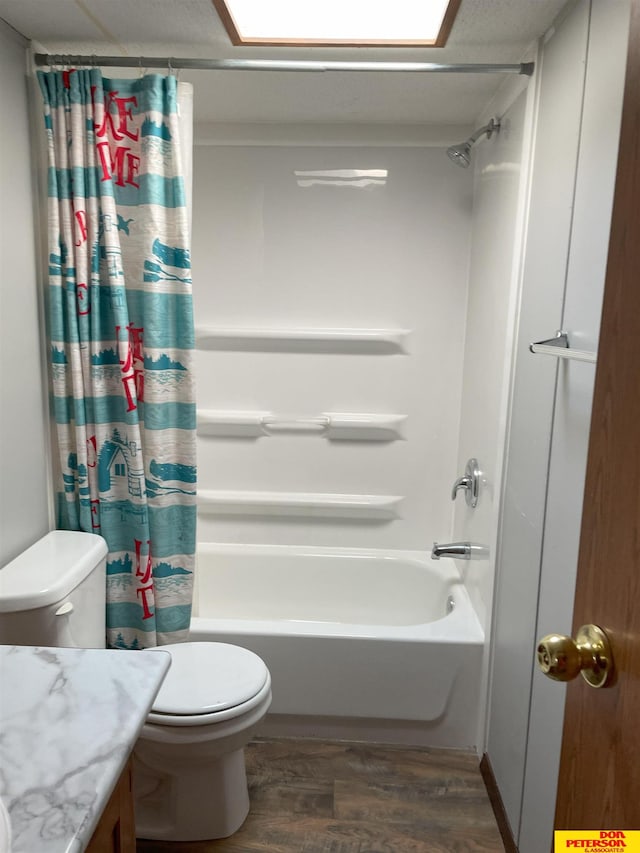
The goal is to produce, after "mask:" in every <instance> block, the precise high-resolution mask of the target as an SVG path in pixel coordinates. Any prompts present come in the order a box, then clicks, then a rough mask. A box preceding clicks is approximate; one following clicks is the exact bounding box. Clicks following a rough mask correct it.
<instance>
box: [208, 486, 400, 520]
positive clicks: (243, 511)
mask: <svg viewBox="0 0 640 853" xmlns="http://www.w3.org/2000/svg"><path fill="white" fill-rule="evenodd" d="M401 501H402V497H400V496H398V495H335V494H320V493H317V492H253V491H252V492H248V491H247V492H245V491H226V490H207V489H201V490H200V491H199V492H198V509H199V511H200V512H202V513H205V514H207V515H247V516H255V515H258V516H260V515H266V516H280V517H283V516H290V517H294V516H295V517H301V516H303V517H306V518H352V519H356V520H362V521H390V520H392V519H394V518H397V517H398V506H399V504H400V502H401Z"/></svg>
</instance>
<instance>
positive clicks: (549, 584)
mask: <svg viewBox="0 0 640 853" xmlns="http://www.w3.org/2000/svg"><path fill="white" fill-rule="evenodd" d="M625 18H628V4H627V3H625V2H620V0H610V2H600V0H599V2H598V3H597V4H594V10H593V14H592V10H591V3H589V2H587V0H579V2H577V3H576V4H575V5H574V6H573V8H572V9H571V11H570V14H569V15H568V17H567V18H566V20H564V21H563V22H562V23H561V25H559V26H558V27H557V29H556V30H555V31H554V32H552V33H550V34H549V38H548V39H547V40H546V43H545V45H544V47H543V51H542V57H541V64H540V69H539V70H540V74H541V79H540V81H539V85H540V92H539V107H538V115H537V125H536V141H535V151H534V161H533V173H532V185H531V201H530V207H529V224H528V232H527V245H526V255H525V263H524V271H523V283H522V301H521V308H520V319H519V327H518V338H517V346H516V362H515V374H514V385H513V398H512V409H511V422H510V430H509V443H508V452H507V462H506V476H505V483H504V506H503V515H502V522H501V523H502V529H501V542H500V551H499V554H498V571H497V579H496V598H495V612H496V616H495V620H494V633H493V639H492V646H493V670H492V683H491V696H490V706H489V725H488V745H487V752H488V754H489V758H490V760H491V763H492V766H493V769H494V772H495V775H496V779H497V782H498V786H499V788H500V792H501V795H502V798H503V801H504V805H505V809H506V812H507V816H508V819H509V821H510V824H511V829H512V831H513V833H514V836H515V838H516V841H517V842H518V844H519V847H520V850H521V851H522V853H538V851H540V850H544V849H548V848H549V846H550V844H551V830H552V827H553V811H554V805H555V783H556V779H557V770H558V756H559V744H560V738H561V728H562V706H563V695H564V689H563V688H562V687H561V686H560V685H551V683H550V682H548V683H547V682H544V680H543V679H542V677H539V676H538V675H537V674H536V673H535V672H534V650H535V645H536V637H537V636H539V634H540V633H545V632H548V631H563V630H566V631H568V629H569V628H570V624H571V611H572V605H573V586H574V580H575V566H576V561H577V546H578V534H579V529H580V514H581V501H582V491H583V486H584V467H585V461H586V446H587V437H588V429H589V415H590V405H591V392H592V384H593V374H594V370H593V367H592V366H589V365H578V364H575V363H571V364H565V365H563V366H562V367H561V368H560V370H559V369H558V363H557V360H556V359H553V358H548V357H544V356H539V355H533V354H531V353H530V352H529V351H528V345H529V343H530V342H531V341H532V340H539V339H541V338H545V337H551V336H553V334H554V333H555V331H556V330H557V329H559V328H562V327H564V328H565V329H566V330H567V331H568V332H569V335H570V340H571V343H572V345H573V346H575V347H576V348H584V349H593V348H595V343H596V341H597V335H598V326H599V313H600V305H601V299H602V289H603V284H604V264H605V259H606V251H607V244H608V232H609V220H610V213H611V198H612V192H613V180H614V174H615V162H616V153H617V139H618V133H619V119H620V106H621V99H622V79H623V72H624V55H625V48H626V23H625ZM565 285H566V289H565ZM554 411H555V418H554ZM552 422H553V434H552V431H551V426H552ZM552 441H553V447H552ZM543 544H544V551H543ZM541 572H542V576H541ZM541 577H542V584H541ZM545 612H548V613H549V614H550V616H551V618H549V619H548V620H547V619H546V618H545V619H544V620H542V622H540V621H539V620H538V618H537V616H538V613H540V614H543V613H545ZM551 614H552V615H551ZM543 623H544V625H543ZM532 679H533V680H534V684H535V685H536V689H535V690H534V692H533V694H532ZM532 698H533V705H532V706H531V707H532V711H531V714H530V705H531V702H532Z"/></svg>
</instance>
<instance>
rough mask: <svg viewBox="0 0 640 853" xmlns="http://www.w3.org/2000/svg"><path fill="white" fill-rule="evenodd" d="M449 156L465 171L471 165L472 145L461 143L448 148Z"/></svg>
mask: <svg viewBox="0 0 640 853" xmlns="http://www.w3.org/2000/svg"><path fill="white" fill-rule="evenodd" d="M447 154H448V155H449V159H450V160H453V162H454V163H455V164H456V166H462V168H463V169H466V168H467V167H468V166H469V163H471V143H469V142H461V143H460V144H459V145H452V146H451V147H450V148H447Z"/></svg>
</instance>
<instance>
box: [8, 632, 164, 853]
mask: <svg viewBox="0 0 640 853" xmlns="http://www.w3.org/2000/svg"><path fill="white" fill-rule="evenodd" d="M170 662H171V658H170V655H169V654H168V653H167V652H161V651H148V652H143V651H115V650H106V649H48V648H37V647H30V646H0V798H1V799H2V802H3V803H4V806H5V807H6V809H7V811H8V812H9V816H10V819H11V831H12V847H11V851H12V853H76V851H82V850H84V849H85V847H86V845H87V844H88V842H89V840H90V839H91V836H92V835H93V831H94V829H95V827H96V825H97V823H98V820H99V818H100V815H101V814H102V811H103V809H104V807H105V806H106V804H107V802H108V801H109V797H110V796H111V792H112V790H113V787H114V785H115V783H116V782H117V780H118V777H119V776H120V773H121V772H122V770H123V769H124V767H125V765H126V762H127V758H128V756H129V753H130V752H131V750H132V749H133V746H134V744H135V742H136V740H137V738H138V735H139V733H140V730H141V728H142V725H143V723H144V721H145V719H146V717H147V714H148V713H149V710H150V708H151V705H152V703H153V700H154V699H155V697H156V694H157V692H158V689H159V688H160V685H161V683H162V680H163V678H164V676H165V674H166V672H167V670H168V668H169V665H170Z"/></svg>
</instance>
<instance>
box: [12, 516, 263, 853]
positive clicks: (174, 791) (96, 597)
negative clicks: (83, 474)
mask: <svg viewBox="0 0 640 853" xmlns="http://www.w3.org/2000/svg"><path fill="white" fill-rule="evenodd" d="M106 556H107V546H106V543H105V541H104V539H102V537H100V536H95V535H93V534H91V533H79V532H75V531H66V530H55V531H52V532H50V533H48V534H47V535H46V536H44V537H43V538H42V539H40V540H39V541H38V542H36V543H35V544H34V545H32V546H31V547H30V548H28V549H27V550H26V551H24V552H23V553H22V554H20V555H19V556H18V557H16V558H15V559H14V560H12V561H11V562H10V563H8V564H7V565H6V566H5V567H4V568H3V569H1V570H0V644H10V645H27V646H50V647H51V646H53V647H76V648H104V645H105V588H106V578H105V575H106ZM157 650H163V651H166V652H169V653H170V655H171V667H170V669H169V672H168V673H167V676H166V678H165V680H164V683H163V684H162V686H161V687H160V690H159V692H158V695H157V697H156V700H155V702H154V704H153V706H152V708H151V711H150V713H149V716H148V717H147V720H146V722H145V724H144V726H143V728H142V732H141V734H140V737H139V739H138V741H137V743H136V745H135V748H134V753H133V768H134V769H133V788H134V791H133V794H134V804H135V814H136V835H137V836H138V837H139V838H150V839H158V840H165V841H200V840H206V839H213V838H225V837H227V836H229V835H232V834H233V833H234V832H236V831H237V830H238V829H239V828H240V826H241V825H242V823H243V822H244V820H245V818H246V816H247V814H248V811H249V795H248V791H247V780H246V773H245V763H244V747H245V746H246V744H247V743H248V741H249V740H250V738H251V737H252V735H253V734H254V732H255V731H256V729H257V727H258V725H259V724H260V722H261V721H262V720H263V719H264V717H265V715H266V713H267V710H268V708H269V706H270V704H271V676H270V674H269V670H268V669H267V667H266V665H265V663H264V661H262V660H261V658H259V657H258V655H256V654H254V653H253V652H250V651H249V650H248V649H243V648H241V647H239V646H233V645H230V644H228V643H174V644H170V645H165V646H158V647H157V649H149V650H148V651H145V652H140V654H153V653H154V652H155V651H157Z"/></svg>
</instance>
